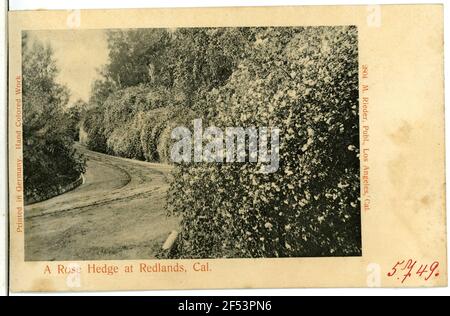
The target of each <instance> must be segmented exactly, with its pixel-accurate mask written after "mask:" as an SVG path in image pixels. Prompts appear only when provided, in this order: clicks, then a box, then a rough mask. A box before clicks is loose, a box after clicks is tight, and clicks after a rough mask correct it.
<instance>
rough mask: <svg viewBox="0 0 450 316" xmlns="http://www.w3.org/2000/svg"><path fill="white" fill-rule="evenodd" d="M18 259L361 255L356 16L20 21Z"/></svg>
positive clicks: (63, 259)
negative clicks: (334, 19)
mask: <svg viewBox="0 0 450 316" xmlns="http://www.w3.org/2000/svg"><path fill="white" fill-rule="evenodd" d="M22 82H23V86H22V96H23V114H22V115H23V183H24V203H25V210H24V214H25V215H24V224H25V261H68V260H126V259H193V258H199V259H206V258H285V257H359V256H361V255H362V247H361V244H362V238H361V214H360V213H361V211H360V209H361V199H360V194H361V193H360V192H361V187H360V143H359V142H360V128H359V64H358V28H357V27H356V26H353V25H336V26H311V27H308V26H301V27H218V28H214V27H208V28H207V27H190V28H139V29H78V30H77V29H67V30H25V31H22Z"/></svg>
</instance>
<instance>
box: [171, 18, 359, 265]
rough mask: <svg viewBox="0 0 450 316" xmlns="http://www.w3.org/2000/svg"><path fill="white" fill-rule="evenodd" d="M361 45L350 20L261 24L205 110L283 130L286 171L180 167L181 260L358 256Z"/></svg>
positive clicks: (175, 184)
mask: <svg viewBox="0 0 450 316" xmlns="http://www.w3.org/2000/svg"><path fill="white" fill-rule="evenodd" d="M357 47H358V45H357V29H356V28H355V27H351V26H349V27H305V28H264V29H258V32H256V34H255V40H254V42H253V44H252V45H250V46H249V47H247V48H246V52H245V53H244V55H245V56H246V57H245V58H244V59H243V60H242V61H241V62H240V63H239V65H238V66H237V69H236V70H235V71H234V72H233V74H232V75H231V77H230V78H229V79H228V81H227V83H226V84H225V85H224V86H222V87H219V88H218V89H214V90H213V91H212V92H210V93H209V97H208V100H209V101H208V102H209V103H208V104H207V106H208V107H210V108H212V109H217V115H215V116H214V117H213V118H212V119H211V123H213V124H214V125H216V126H218V127H227V126H242V127H244V128H245V127H250V126H256V127H258V126H269V127H277V128H279V129H280V130H281V134H280V148H279V156H280V167H279V169H278V171H277V172H275V173H272V174H262V173H259V170H260V167H261V163H260V162H258V163H249V162H245V163H229V164H227V163H219V164H217V163H192V164H182V165H179V166H178V167H177V169H176V170H175V172H174V176H173V181H172V183H171V187H170V190H169V193H168V203H167V206H168V209H169V213H170V214H175V215H181V216H182V229H181V237H180V239H179V243H178V245H177V251H178V255H179V256H180V257H185V258H197V257H198V258H208V257H286V256H290V257H292V256H356V255H361V227H360V201H359V195H360V184H359V170H360V169H359V127H358V126H359V122H358V121H359V120H358V51H357Z"/></svg>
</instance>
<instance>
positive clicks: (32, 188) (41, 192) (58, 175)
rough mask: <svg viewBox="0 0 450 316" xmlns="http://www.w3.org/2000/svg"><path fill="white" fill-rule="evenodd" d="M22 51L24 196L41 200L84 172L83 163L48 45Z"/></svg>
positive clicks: (27, 46) (65, 92) (35, 44)
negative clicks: (70, 126)
mask: <svg viewBox="0 0 450 316" xmlns="http://www.w3.org/2000/svg"><path fill="white" fill-rule="evenodd" d="M24 34H25V35H24V37H23V41H22V48H23V55H22V57H23V62H22V65H23V66H22V67H23V68H22V75H23V91H22V95H23V108H24V111H23V138H24V149H23V156H24V184H25V197H26V199H30V198H43V197H46V196H47V195H49V194H50V193H52V192H55V191H58V190H59V188H60V187H61V186H63V185H65V184H67V183H69V182H71V181H74V180H75V179H76V178H77V177H78V176H79V175H80V173H82V172H84V165H85V162H84V160H83V158H82V157H81V156H80V155H78V154H77V153H76V152H75V149H74V148H73V147H72V144H73V131H71V130H70V128H69V125H70V124H68V123H69V122H68V118H67V115H66V114H65V113H64V111H63V107H64V106H65V105H66V104H67V102H68V100H69V91H68V89H67V88H66V87H65V86H62V85H60V84H58V83H56V79H55V78H56V75H57V72H58V70H57V67H56V64H55V60H54V58H53V51H52V49H51V47H50V46H49V45H47V46H44V45H43V44H42V43H40V42H38V41H34V42H33V43H32V44H31V45H30V43H29V39H28V36H27V35H26V32H25V33H24Z"/></svg>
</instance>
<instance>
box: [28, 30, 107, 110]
mask: <svg viewBox="0 0 450 316" xmlns="http://www.w3.org/2000/svg"><path fill="white" fill-rule="evenodd" d="M29 35H30V39H31V40H32V41H33V40H36V39H37V40H39V41H41V42H43V43H50V45H51V46H52V48H53V50H54V58H55V60H56V64H57V67H58V69H59V74H58V77H57V79H56V80H57V82H58V83H61V84H65V85H66V86H67V87H68V88H69V90H70V94H71V95H70V101H69V106H70V105H71V104H72V103H74V102H75V101H76V100H78V99H80V98H81V99H83V100H84V101H88V99H89V93H90V90H91V84H92V82H93V80H95V79H96V78H98V73H97V69H98V68H99V67H100V66H102V65H104V64H106V63H107V62H108V47H107V42H106V35H105V31H104V30H52V31H48V30H46V31H30V32H29Z"/></svg>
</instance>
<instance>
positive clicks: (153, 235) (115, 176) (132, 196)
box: [25, 146, 178, 261]
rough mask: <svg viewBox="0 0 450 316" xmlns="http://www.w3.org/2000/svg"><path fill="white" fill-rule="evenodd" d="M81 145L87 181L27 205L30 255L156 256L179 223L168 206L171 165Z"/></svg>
mask: <svg viewBox="0 0 450 316" xmlns="http://www.w3.org/2000/svg"><path fill="white" fill-rule="evenodd" d="M77 150H79V151H80V152H82V153H84V154H85V156H86V157H87V158H88V162H87V171H86V173H85V175H84V180H85V181H84V183H83V184H82V185H81V186H79V187H78V188H76V189H74V190H72V191H70V192H67V193H65V194H62V195H60V196H57V197H54V198H52V199H50V200H47V201H43V202H40V203H36V204H32V205H29V206H26V207H25V260H33V261H34V260H100V259H145V258H154V256H155V253H156V251H157V250H158V249H159V248H160V247H161V245H162V243H163V242H164V240H165V239H166V238H167V236H168V235H169V233H170V232H171V231H172V230H174V229H177V227H178V219H177V218H171V217H166V215H165V211H164V203H165V193H166V191H167V189H168V183H167V175H168V172H169V171H170V168H171V167H170V166H168V165H163V164H154V163H147V162H141V161H135V160H131V159H123V158H118V157H113V156H108V155H103V154H99V153H96V152H92V151H89V150H87V149H85V148H84V147H81V146H77Z"/></svg>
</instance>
